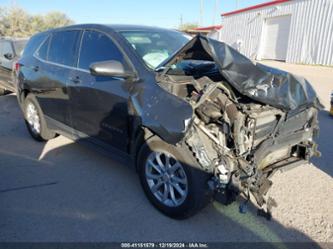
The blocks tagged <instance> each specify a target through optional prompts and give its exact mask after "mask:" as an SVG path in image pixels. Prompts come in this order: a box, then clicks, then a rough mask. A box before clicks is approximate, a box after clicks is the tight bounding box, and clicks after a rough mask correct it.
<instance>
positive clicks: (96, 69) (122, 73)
mask: <svg viewBox="0 0 333 249" xmlns="http://www.w3.org/2000/svg"><path fill="white" fill-rule="evenodd" d="M90 73H91V74H92V75H96V76H110V77H119V78H125V79H127V78H131V77H134V73H133V72H128V71H126V70H125V68H124V65H123V64H122V63H121V62H119V61H115V60H111V61H101V62H95V63H93V64H91V65H90Z"/></svg>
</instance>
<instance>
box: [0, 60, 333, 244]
mask: <svg viewBox="0 0 333 249" xmlns="http://www.w3.org/2000/svg"><path fill="white" fill-rule="evenodd" d="M265 63H266V64H269V65H274V66H277V67H280V68H284V69H286V70H289V71H291V72H294V73H296V74H299V75H303V76H305V77H307V78H308V79H309V80H310V81H311V82H312V83H313V85H314V87H315V88H316V89H317V91H318V93H319V95H320V96H321V98H322V101H323V103H324V104H325V107H326V108H327V109H328V106H329V93H330V91H331V90H332V89H333V69H332V68H322V67H309V66H296V65H287V64H283V63H276V62H265ZM319 118H320V126H321V134H320V137H319V139H318V142H319V149H320V150H321V152H322V154H323V155H322V157H321V158H316V159H314V160H312V164H310V165H303V166H301V167H298V168H296V169H293V170H291V171H288V172H285V173H283V174H282V173H277V174H276V175H275V176H274V177H273V187H272V189H271V191H270V195H271V196H272V197H274V198H275V199H276V201H277V203H278V207H276V208H275V209H274V210H273V220H272V221H266V220H265V219H263V218H261V217H258V216H256V210H255V209H254V207H251V206H250V208H249V210H248V212H247V213H246V214H241V213H239V211H238V205H239V202H235V203H234V204H232V205H230V206H223V205H221V204H219V203H217V202H214V203H212V204H211V205H209V206H208V207H207V208H205V209H204V210H202V212H200V213H199V214H198V215H196V216H195V217H193V218H190V219H188V220H183V221H176V220H172V219H169V218H167V217H165V216H163V215H162V214H160V213H159V212H158V211H156V209H154V208H153V207H152V206H151V205H150V204H149V202H148V201H147V200H146V198H145V196H144V194H143V191H142V190H141V187H140V184H139V181H138V177H137V175H136V173H135V171H134V170H133V169H131V168H130V167H128V166H127V165H124V163H120V162H117V161H115V160H113V159H112V158H109V157H105V156H103V155H100V154H98V153H96V152H94V151H91V150H89V149H87V148H85V147H83V146H81V145H78V144H75V143H73V142H71V141H70V140H68V139H66V138H64V137H61V136H60V137H58V138H56V139H54V140H51V141H49V142H48V143H46V144H43V143H37V142H35V141H33V140H32V139H31V138H30V137H29V134H28V132H27V131H26V128H25V125H24V121H23V119H22V115H21V112H20V110H19V108H18V105H17V102H16V97H15V95H13V94H12V95H7V96H2V97H0V241H1V242H4V241H7V242H9V241H10V242H13V241H15V242H22V241H24V242H27V241H28V242H33V241H44V242H45V241H58V242H70V241H72V242H73V241H74V242H77V241H80V242H84V241H89V242H96V241H99V242H100V241H104V242H105V241H112V242H120V241H142V242H148V241H169V242H174V241H201V242H220V241H223V242H235V241H238V242H254V241H259V242H263V241H265V242H313V243H314V244H315V247H314V248H319V247H322V246H323V244H321V243H323V242H332V243H333V191H332V190H333V179H332V176H333V163H332V162H333V150H332V145H333V142H332V141H333V132H332V128H333V118H331V117H330V116H329V115H328V112H327V111H322V112H321V113H320V116H319ZM326 246H327V244H326Z"/></svg>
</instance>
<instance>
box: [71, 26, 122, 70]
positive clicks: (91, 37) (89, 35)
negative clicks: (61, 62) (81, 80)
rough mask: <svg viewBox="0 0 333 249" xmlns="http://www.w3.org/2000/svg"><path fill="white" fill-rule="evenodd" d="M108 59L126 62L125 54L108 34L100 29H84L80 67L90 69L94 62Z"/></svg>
mask: <svg viewBox="0 0 333 249" xmlns="http://www.w3.org/2000/svg"><path fill="white" fill-rule="evenodd" d="M108 60H116V61H119V62H121V63H122V64H123V65H125V64H126V63H125V60H124V56H123V54H122V53H121V52H120V51H119V49H118V47H117V46H116V45H115V44H114V43H113V41H112V40H111V39H110V38H109V37H108V36H107V35H105V34H103V33H101V32H98V31H92V30H87V31H84V33H83V37H82V45H81V51H80V57H79V63H78V67H79V68H81V69H85V70H89V67H90V65H91V64H92V63H95V62H100V61H108Z"/></svg>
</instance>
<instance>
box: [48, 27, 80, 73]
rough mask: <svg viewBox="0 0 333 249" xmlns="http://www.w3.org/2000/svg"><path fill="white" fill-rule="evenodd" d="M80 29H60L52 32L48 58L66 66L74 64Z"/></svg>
mask: <svg viewBox="0 0 333 249" xmlns="http://www.w3.org/2000/svg"><path fill="white" fill-rule="evenodd" d="M79 36H80V31H58V32H55V33H53V34H52V38H51V42H50V47H49V53H48V60H49V61H51V62H55V63H58V64H62V65H66V66H74V64H75V61H76V51H77V47H78V46H77V43H78V38H79Z"/></svg>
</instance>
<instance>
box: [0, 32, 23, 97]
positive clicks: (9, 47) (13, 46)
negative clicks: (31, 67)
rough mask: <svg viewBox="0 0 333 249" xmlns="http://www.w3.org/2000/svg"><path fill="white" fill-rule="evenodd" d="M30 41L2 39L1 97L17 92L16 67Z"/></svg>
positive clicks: (0, 55) (0, 58)
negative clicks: (6, 93) (7, 92)
mask: <svg viewBox="0 0 333 249" xmlns="http://www.w3.org/2000/svg"><path fill="white" fill-rule="evenodd" d="M27 42H28V39H27V38H25V39H10V38H0V95H3V94H4V93H5V92H6V91H9V92H15V91H16V87H15V67H16V62H18V59H19V58H20V56H21V53H22V51H23V49H24V46H25V44H26V43H27Z"/></svg>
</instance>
